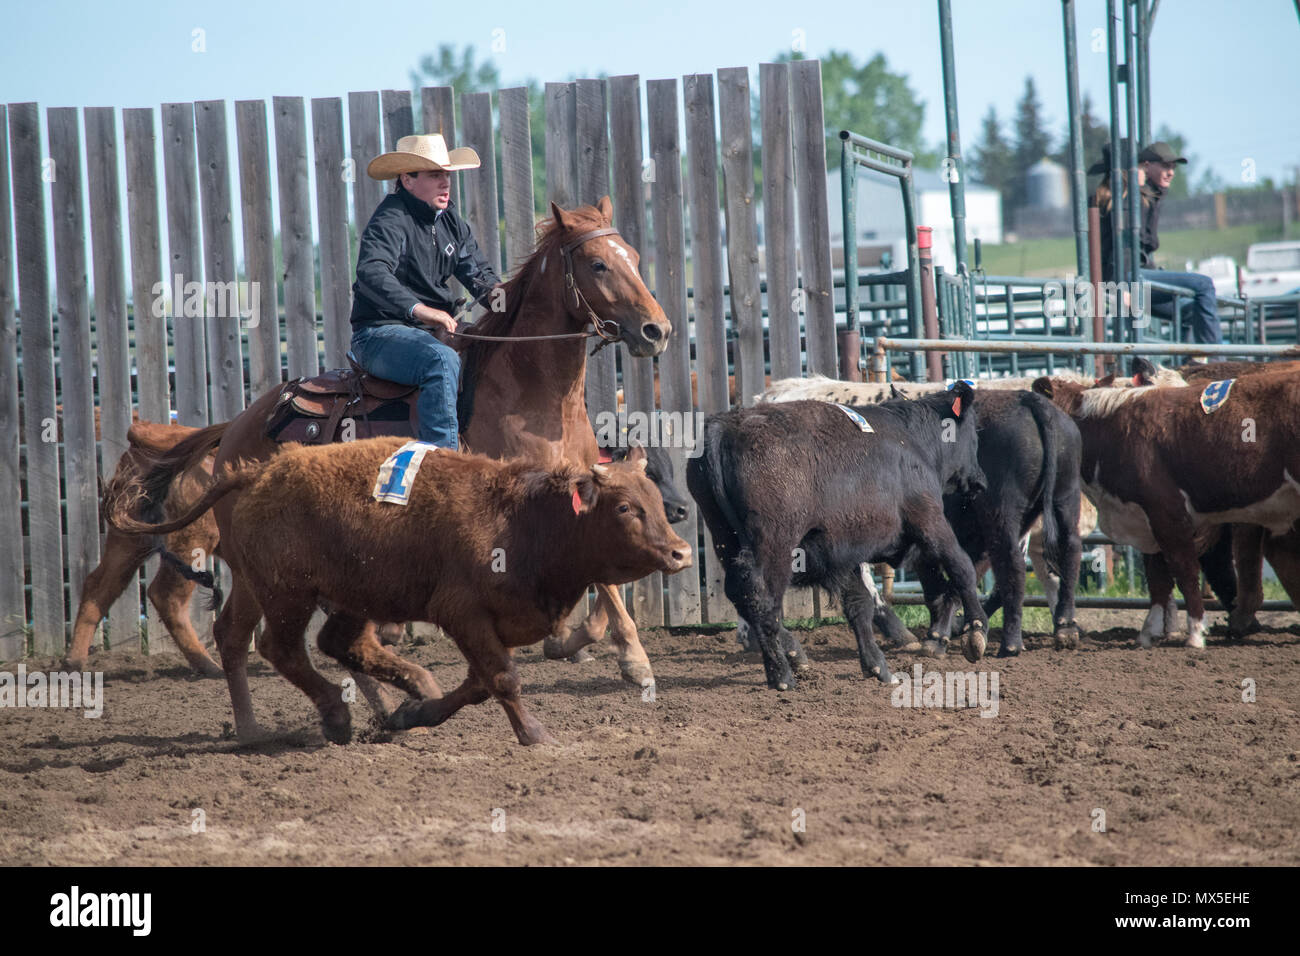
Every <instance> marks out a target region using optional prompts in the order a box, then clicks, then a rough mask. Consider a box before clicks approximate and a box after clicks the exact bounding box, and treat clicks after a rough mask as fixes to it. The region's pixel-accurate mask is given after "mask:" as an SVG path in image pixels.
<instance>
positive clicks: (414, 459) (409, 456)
mask: <svg viewBox="0 0 1300 956" xmlns="http://www.w3.org/2000/svg"><path fill="white" fill-rule="evenodd" d="M437 449H438V446H437V445H433V444H430V443H429V442H423V441H408V442H407V443H406V444H405V445H403V446H402V447H401V448H399V449H397V451H395V452H393V453H392V454H391V455H389V456H388V458H387V459H385V460H384V463H383V464H382V465H380V466H379V475H378V477H377V478H376V479H375V490H374V491H372V492H371V493H370V496H371V497H372V498H374V499H375V500H376V501H387V502H388V503H389V504H394V505H404V504H406V503H407V502H409V501H410V500H411V488H412V487H413V486H414V484H415V476H416V474H418V473H419V471H420V464H421V463H422V462H423V461H424V456H425V455H426V454H428V453H429V452H430V451H437Z"/></svg>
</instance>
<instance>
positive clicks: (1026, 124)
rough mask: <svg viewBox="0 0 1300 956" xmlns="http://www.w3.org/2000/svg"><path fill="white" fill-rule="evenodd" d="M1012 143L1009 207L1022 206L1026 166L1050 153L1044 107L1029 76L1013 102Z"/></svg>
mask: <svg viewBox="0 0 1300 956" xmlns="http://www.w3.org/2000/svg"><path fill="white" fill-rule="evenodd" d="M1014 128H1015V141H1014V144H1013V146H1012V164H1011V182H1010V183H1009V186H1010V189H1011V195H1012V197H1013V201H1012V202H1010V203H1009V204H1007V206H1008V208H1012V207H1015V206H1020V205H1023V204H1024V195H1025V174H1026V173H1027V172H1028V171H1029V167H1030V166H1032V165H1034V163H1036V162H1038V161H1039V160H1041V159H1042V158H1043V157H1045V156H1047V155H1048V154H1049V153H1050V152H1051V141H1052V137H1051V134H1050V133H1049V132H1048V131H1047V126H1046V124H1045V123H1044V122H1043V107H1042V104H1040V103H1039V102H1038V90H1037V89H1036V88H1035V86H1034V78H1033V77H1032V76H1027V77H1025V91H1024V93H1023V94H1021V97H1020V100H1019V101H1018V102H1017V103H1016V118H1015V121H1014Z"/></svg>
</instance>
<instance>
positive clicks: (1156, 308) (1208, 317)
mask: <svg viewBox="0 0 1300 956" xmlns="http://www.w3.org/2000/svg"><path fill="white" fill-rule="evenodd" d="M1124 145H1125V146H1127V140H1125V141H1124ZM1102 157H1103V158H1102V162H1100V163H1097V164H1095V165H1093V166H1092V167H1090V168H1089V169H1088V173H1089V175H1092V174H1094V173H1098V172H1100V173H1103V174H1104V175H1105V177H1106V178H1105V179H1103V180H1102V184H1101V186H1100V187H1098V190H1097V193H1096V194H1095V199H1096V200H1097V205H1098V206H1099V207H1101V209H1102V231H1101V239H1102V279H1103V280H1104V281H1106V282H1113V281H1114V279H1115V268H1114V255H1113V251H1112V250H1111V249H1110V248H1109V246H1110V242H1109V240H1110V182H1109V176H1110V144H1109V143H1107V144H1106V146H1105V147H1103V149H1102ZM1186 162H1187V159H1186V158H1185V157H1183V156H1179V155H1178V154H1177V153H1175V152H1174V150H1173V148H1172V147H1171V146H1170V145H1169V144H1168V143H1166V142H1164V141H1163V140H1161V141H1157V142H1155V143H1152V144H1151V145H1150V146H1147V147H1146V148H1145V149H1143V150H1142V152H1141V153H1139V154H1138V183H1139V188H1140V189H1141V200H1142V202H1141V204H1142V228H1141V231H1140V232H1139V234H1138V239H1139V242H1140V244H1141V257H1142V258H1141V266H1140V269H1139V273H1138V278H1139V279H1141V280H1145V281H1147V282H1159V283H1163V284H1164V285H1173V286H1180V287H1182V288H1185V289H1190V290H1191V291H1192V293H1193V297H1192V300H1191V302H1190V304H1188V305H1187V306H1185V307H1184V309H1183V311H1182V315H1183V316H1185V317H1187V319H1188V320H1189V322H1190V324H1191V329H1192V337H1193V338H1194V339H1195V340H1196V341H1197V342H1200V343H1211V344H1213V343H1220V342H1222V341H1223V335H1222V332H1221V330H1220V327H1219V314H1218V297H1217V295H1216V293H1215V291H1214V280H1212V279H1211V278H1210V277H1209V276H1205V275H1201V274H1200V273H1196V272H1168V271H1166V270H1164V269H1160V268H1157V267H1156V265H1155V262H1154V259H1153V254H1154V253H1155V251H1156V250H1157V249H1159V248H1160V235H1159V231H1158V230H1159V225H1158V224H1159V219H1160V201H1161V200H1162V199H1164V198H1165V193H1166V191H1167V190H1168V189H1169V186H1170V184H1171V183H1172V182H1173V181H1174V173H1175V171H1176V168H1177V166H1178V165H1179V164H1185V163H1186ZM1124 190H1125V192H1126V193H1127V191H1128V184H1127V178H1125V179H1124ZM1108 253H1111V254H1108ZM1150 302H1151V310H1152V312H1154V313H1156V314H1157V315H1160V316H1161V317H1162V318H1173V315H1174V309H1173V302H1174V296H1173V293H1170V292H1162V291H1154V290H1153V291H1152V293H1151V299H1150Z"/></svg>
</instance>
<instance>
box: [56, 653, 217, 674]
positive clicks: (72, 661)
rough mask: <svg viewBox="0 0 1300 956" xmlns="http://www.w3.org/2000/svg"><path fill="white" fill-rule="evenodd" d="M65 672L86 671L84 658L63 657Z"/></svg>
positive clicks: (62, 664) (62, 665)
mask: <svg viewBox="0 0 1300 956" xmlns="http://www.w3.org/2000/svg"><path fill="white" fill-rule="evenodd" d="M60 666H61V667H62V668H63V669H64V670H65V671H84V670H85V669H86V658H84V657H65V658H64V659H63V661H62V663H61V665H60ZM217 674H218V675H223V676H224V674H225V671H223V670H222V669H221V668H220V667H218V668H217Z"/></svg>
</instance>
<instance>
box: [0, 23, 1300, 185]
mask: <svg viewBox="0 0 1300 956" xmlns="http://www.w3.org/2000/svg"><path fill="white" fill-rule="evenodd" d="M953 9H954V29H955V35H956V60H957V75H958V84H959V86H958V92H959V97H958V99H959V107H960V122H961V126H962V132H963V142H964V144H965V145H966V146H969V145H970V143H971V142H972V141H973V139H974V137H975V135H976V134H977V133H978V129H979V120H980V118H981V117H982V115H983V114H984V112H985V110H986V109H987V108H988V106H989V105H990V104H993V105H994V106H996V107H997V109H998V112H999V114H1000V115H1002V116H1003V117H1004V118H1005V117H1009V116H1010V115H1011V110H1012V108H1013V106H1014V103H1015V101H1016V99H1017V98H1018V97H1019V95H1020V93H1021V89H1022V86H1023V83H1024V78H1025V76H1026V75H1027V74H1029V75H1032V76H1033V77H1034V78H1035V81H1036V82H1037V84H1038V88H1039V92H1040V97H1041V99H1042V102H1043V104H1044V106H1045V110H1046V114H1047V116H1048V118H1049V119H1050V120H1051V122H1052V125H1053V128H1057V129H1063V126H1064V117H1065V85H1064V84H1065V78H1064V68H1063V65H1062V40H1061V6H1060V3H1059V2H1056V0H953ZM1076 9H1077V14H1076V22H1077V28H1078V33H1079V38H1080V48H1081V49H1080V69H1081V81H1082V84H1083V87H1084V88H1085V89H1087V90H1090V91H1091V92H1092V95H1093V100H1094V102H1095V103H1097V104H1098V105H1099V106H1102V107H1104V104H1105V102H1106V91H1105V67H1106V55H1105V49H1104V47H1103V48H1102V50H1101V52H1099V53H1094V52H1092V51H1091V42H1090V41H1091V37H1092V31H1093V30H1099V29H1101V28H1102V26H1103V23H1104V15H1105V2H1104V0H1078V2H1077V4H1076ZM736 10H743V11H744V13H743V15H738V14H737V13H735V12H733V11H736ZM4 23H5V29H4V31H3V32H2V33H0V101H7V102H21V101H30V100H35V101H37V102H39V103H40V104H41V105H42V106H106V105H111V106H117V107H125V106H156V105H157V104H159V103H162V102H172V101H184V100H196V99H221V98H225V99H228V100H234V99H250V98H269V97H270V96H273V95H301V96H306V97H311V96H341V95H343V94H345V93H347V92H348V91H349V90H367V89H383V88H403V87H405V86H406V85H407V83H408V71H409V69H410V68H411V67H412V66H413V65H414V64H415V63H416V62H418V60H419V58H420V56H421V54H424V53H427V52H431V51H433V50H435V49H436V48H437V46H438V45H439V44H440V43H452V44H455V45H457V46H461V45H464V44H473V45H475V46H476V47H477V48H478V49H479V52H480V54H482V55H484V56H489V55H490V56H493V57H494V59H495V61H496V62H497V64H498V66H499V68H500V71H501V74H502V77H503V79H504V80H505V81H506V83H507V84H513V83H517V82H521V81H523V80H524V79H526V78H528V77H535V78H537V79H540V80H563V79H568V78H569V77H570V76H582V75H590V74H594V73H598V72H600V71H606V72H609V73H611V74H617V73H638V74H640V75H641V77H642V79H643V80H645V79H658V78H663V77H680V76H681V75H683V74H685V73H693V72H711V71H713V70H716V69H717V68H719V67H723V66H748V67H751V68H753V67H755V66H756V65H757V64H758V63H760V62H763V61H765V60H770V59H772V58H773V56H774V55H775V54H777V53H778V52H780V51H782V50H788V49H789V48H790V45H791V42H792V38H793V37H794V36H796V34H795V31H802V35H803V37H804V38H805V43H806V49H807V53H808V54H809V55H810V56H815V55H817V54H818V53H821V52H824V51H826V50H828V49H831V48H836V49H848V50H850V51H851V52H853V53H854V54H855V55H856V56H857V57H858V58H859V59H865V58H866V57H869V56H871V55H872V54H874V53H875V52H877V51H881V52H883V53H884V54H885V55H886V57H888V59H889V62H890V64H891V66H892V67H893V68H894V69H896V70H901V71H903V72H906V73H907V74H908V75H909V77H910V79H911V82H912V85H913V88H914V89H915V90H916V91H917V92H918V93H919V95H920V96H921V97H922V99H924V100H925V102H926V104H927V110H926V125H925V134H926V138H927V140H929V141H931V142H934V141H938V140H940V139H941V138H942V137H943V135H944V127H943V88H942V80H941V75H940V69H939V39H938V38H939V32H938V14H937V5H936V3H935V2H934V0H902V2H900V0H894V2H891V3H883V2H876V0H865V2H864V0H859V2H856V3H844V2H836V3H801V4H790V3H774V2H771V0H750V2H748V3H746V4H744V5H736V4H732V3H724V2H713V0H695V2H689V3H684V2H680V0H656V2H654V3H632V4H623V3H617V2H614V3H611V2H609V0H598V2H589V0H580V2H563V0H560V2H557V3H538V2H536V0H528V2H520V0H498V2H492V3H468V4H419V5H395V6H392V7H387V6H371V5H362V4H357V3H343V2H340V0H316V2H313V3H310V4H308V3H298V2H292V3H277V2H265V0H263V2H249V0H226V2H221V3H214V2H194V3H167V4H161V3H158V4H155V3H145V2H139V0H125V2H112V3H103V2H96V3H73V2H68V0H42V2H40V3H27V4H13V5H9V6H8V9H7V10H6V12H5V16H4ZM195 28H201V29H202V30H204V31H205V41H206V46H207V50H206V52H204V53H195V52H192V50H191V45H192V40H191V37H192V30H194V29H195ZM496 30H504V35H502V34H500V33H497V34H494V31H496ZM494 36H495V37H496V38H497V39H498V40H501V39H504V47H505V48H504V50H503V51H502V52H500V53H497V54H493V53H492V52H491V48H492V43H493V39H494ZM1297 51H1300V25H1298V24H1297V16H1296V8H1295V4H1294V2H1293V0H1241V2H1230V0H1163V2H1162V3H1161V4H1160V8H1159V12H1158V15H1157V18H1156V24H1155V32H1154V34H1153V39H1152V61H1153V74H1152V100H1153V115H1154V124H1153V125H1154V126H1157V127H1158V126H1159V125H1161V124H1168V125H1169V126H1170V127H1172V128H1174V129H1175V130H1178V131H1180V132H1182V133H1183V134H1184V135H1185V136H1186V137H1187V138H1188V142H1189V149H1190V152H1191V153H1192V154H1194V155H1195V156H1197V157H1199V158H1200V159H1202V160H1203V161H1205V162H1206V163H1208V164H1209V165H1210V166H1212V167H1213V168H1214V169H1215V170H1216V171H1217V172H1218V173H1219V175H1220V176H1222V177H1223V179H1224V180H1225V181H1227V182H1230V183H1231V182H1239V181H1240V180H1241V168H1242V161H1243V160H1245V159H1251V160H1253V161H1254V162H1255V164H1256V166H1257V168H1258V172H1259V175H1260V176H1261V177H1262V176H1273V177H1274V178H1281V177H1283V176H1285V178H1287V179H1288V180H1289V179H1290V178H1291V177H1292V176H1293V175H1294V173H1293V171H1292V170H1291V167H1293V166H1294V165H1295V164H1297V163H1300V123H1298V122H1297V121H1296V118H1297V113H1298V112H1300V111H1298V110H1297V107H1296V100H1297V94H1298V93H1300V55H1298V54H1297Z"/></svg>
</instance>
